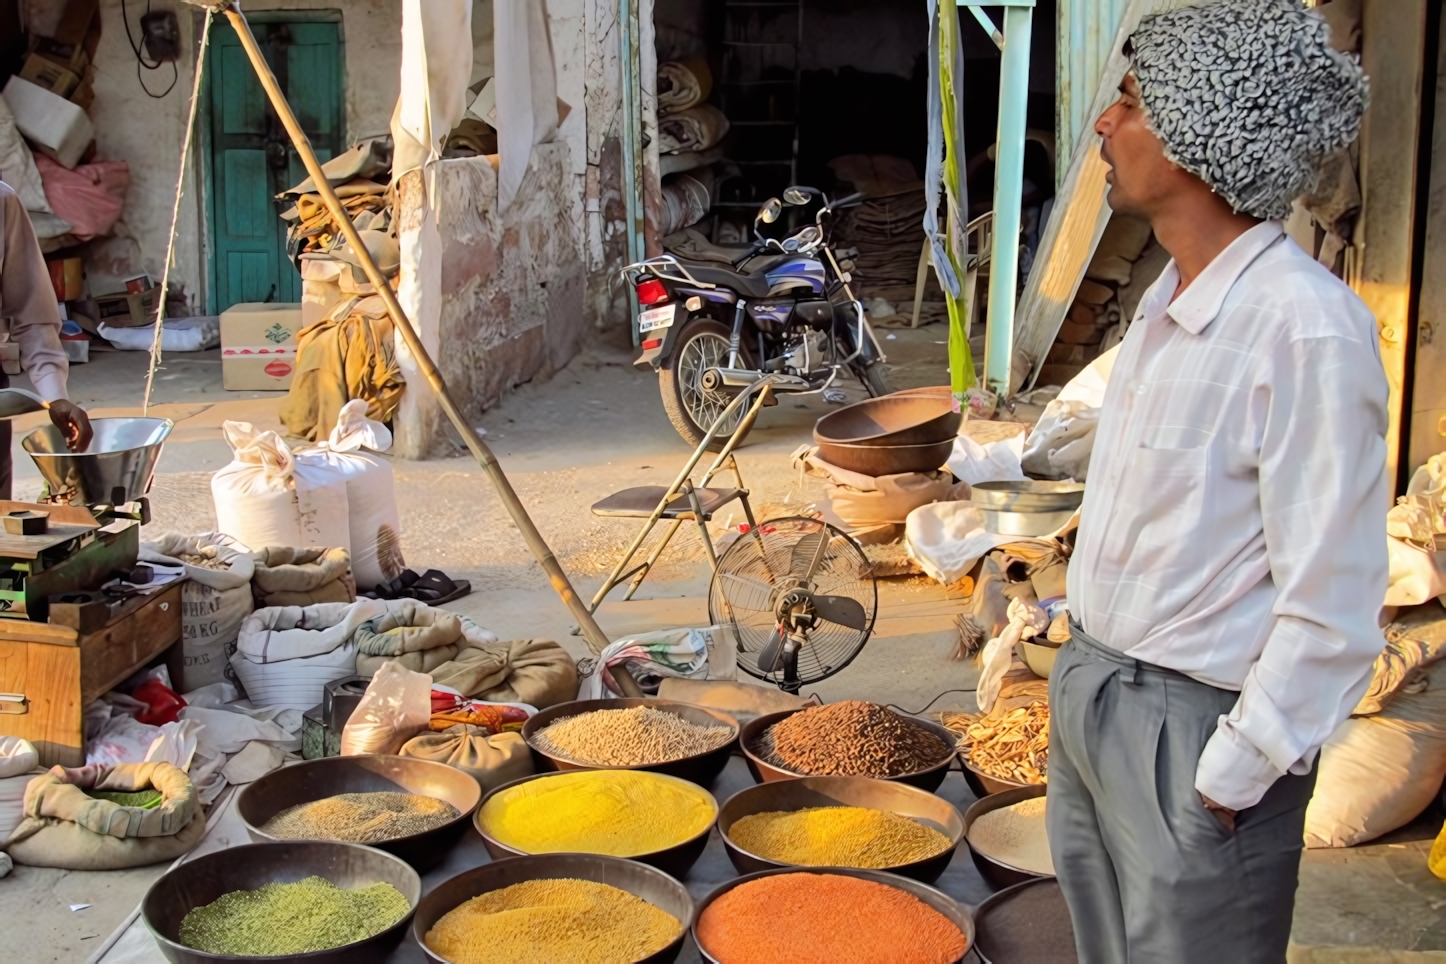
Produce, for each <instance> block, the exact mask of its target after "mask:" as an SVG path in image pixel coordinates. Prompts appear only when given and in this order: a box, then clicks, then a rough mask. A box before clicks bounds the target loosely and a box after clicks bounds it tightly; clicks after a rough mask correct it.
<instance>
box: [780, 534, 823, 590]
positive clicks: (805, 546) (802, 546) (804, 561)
mask: <svg viewBox="0 0 1446 964" xmlns="http://www.w3.org/2000/svg"><path fill="white" fill-rule="evenodd" d="M828 537H829V531H828V530H827V529H820V530H818V531H817V532H810V533H809V534H808V535H806V536H804V537H803V538H801V539H799V540H798V541H797V542H795V543H794V544H793V553H792V558H791V559H790V561H789V566H788V568H789V575H791V576H793V577H794V578H795V579H797V580H799V581H800V582H808V581H809V580H810V579H812V578H813V574H814V571H815V570H816V569H818V566H819V563H820V562H822V561H823V555H824V553H825V552H826V551H827V550H828Z"/></svg>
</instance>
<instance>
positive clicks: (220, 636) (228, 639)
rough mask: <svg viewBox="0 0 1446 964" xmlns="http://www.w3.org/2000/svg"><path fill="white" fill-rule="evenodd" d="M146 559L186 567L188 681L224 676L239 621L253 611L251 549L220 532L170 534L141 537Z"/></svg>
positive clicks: (196, 683)
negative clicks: (152, 540) (152, 539)
mask: <svg viewBox="0 0 1446 964" xmlns="http://www.w3.org/2000/svg"><path fill="white" fill-rule="evenodd" d="M140 560H141V561H142V562H152V563H159V564H161V565H166V566H182V567H184V569H185V575H186V580H187V581H186V582H185V583H184V584H183V585H182V586H181V652H182V655H183V656H184V658H185V667H186V669H185V685H186V688H187V689H199V688H200V687H202V686H209V685H210V684H212V683H219V682H221V681H222V680H223V679H224V678H225V670H226V660H227V658H228V657H229V656H230V652H231V650H233V649H234V648H235V643H236V633H237V632H238V631H239V630H240V628H241V620H243V619H245V618H246V617H247V616H249V615H250V614H251V610H252V608H253V606H252V599H251V575H252V573H253V572H254V571H255V563H254V562H253V560H252V558H251V553H250V550H248V549H247V548H246V547H245V546H244V545H242V544H241V543H240V542H238V541H237V540H235V539H233V538H231V537H230V536H226V535H222V534H221V533H219V532H202V533H199V534H197V535H190V536H187V535H182V534H180V533H167V534H164V535H162V536H160V537H159V538H157V539H156V540H155V541H154V542H142V543H141V551H140Z"/></svg>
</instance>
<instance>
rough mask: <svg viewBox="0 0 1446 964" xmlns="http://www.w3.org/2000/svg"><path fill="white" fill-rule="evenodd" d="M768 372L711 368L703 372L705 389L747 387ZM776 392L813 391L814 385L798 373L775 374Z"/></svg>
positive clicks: (721, 390)
mask: <svg viewBox="0 0 1446 964" xmlns="http://www.w3.org/2000/svg"><path fill="white" fill-rule="evenodd" d="M766 374H767V373H766V372H758V371H752V370H750V369H747V368H710V369H708V370H707V371H705V372H704V373H703V379H702V381H703V389H704V391H709V392H726V391H728V390H730V389H739V388H747V387H748V386H749V385H752V384H753V383H754V382H756V381H758V380H759V379H761V378H764V377H765V376H766ZM773 390H774V391H775V392H811V391H813V390H814V389H813V385H811V384H809V382H808V381H807V380H805V379H803V378H799V377H798V376H797V375H774V376H773Z"/></svg>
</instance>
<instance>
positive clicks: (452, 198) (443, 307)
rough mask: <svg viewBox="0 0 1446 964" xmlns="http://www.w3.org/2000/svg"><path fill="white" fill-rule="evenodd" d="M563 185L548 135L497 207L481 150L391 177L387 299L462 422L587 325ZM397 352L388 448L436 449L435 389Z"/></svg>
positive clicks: (570, 181)
mask: <svg viewBox="0 0 1446 964" xmlns="http://www.w3.org/2000/svg"><path fill="white" fill-rule="evenodd" d="M574 184H575V176H574V175H573V173H572V162H571V158H570V155H569V151H568V148H567V145H566V144H565V143H559V142H554V143H551V144H542V145H539V146H537V147H536V148H534V149H533V154H532V161H531V164H530V165H529V167H528V171H527V176H526V177H525V178H524V179H523V182H522V187H521V189H520V190H519V191H518V194H517V197H516V199H514V200H513V202H512V204H511V206H509V207H508V209H507V210H506V212H503V213H499V212H498V210H497V176H496V174H495V173H494V171H493V170H492V165H491V164H490V163H489V162H488V161H487V160H486V159H485V158H480V157H478V158H463V159H457V160H447V161H438V162H437V163H435V164H432V165H430V166H429V167H428V168H427V170H426V171H417V172H413V173H411V174H408V175H407V176H406V177H404V178H403V179H402V181H401V190H400V201H399V203H400V211H399V212H398V224H399V227H400V235H401V241H402V251H403V257H402V264H403V270H402V277H401V284H400V287H399V290H398V297H399V298H400V300H401V301H402V305H403V307H404V308H406V309H407V312H408V314H409V315H410V316H411V317H412V319H413V321H414V322H415V323H416V324H417V327H418V330H419V333H420V335H421V337H422V341H423V344H424V345H426V346H427V348H428V351H429V352H431V353H432V354H433V356H434V358H435V360H436V362H437V365H438V367H439V368H440V370H441V372H442V376H443V377H444V378H445V379H446V381H447V384H448V387H449V388H450V390H451V394H452V397H453V399H454V400H455V401H456V402H457V405H458V407H459V408H460V409H461V410H462V414H463V415H464V417H466V418H467V419H468V421H469V423H470V424H474V425H475V424H476V423H477V420H478V419H479V417H480V416H481V414H482V412H483V411H485V410H486V409H487V408H488V407H490V406H491V405H492V404H494V403H495V402H496V401H497V399H498V398H499V397H500V396H501V394H502V393H503V392H505V391H507V390H508V389H510V388H512V387H513V386H514V385H517V384H519V383H521V382H524V381H528V380H530V379H532V378H534V377H547V376H549V375H551V374H552V373H553V372H554V371H556V370H557V369H559V368H561V367H562V366H563V365H565V364H567V362H568V361H569V360H570V359H571V358H572V356H573V355H574V354H575V353H576V351H577V345H578V339H579V336H580V335H581V333H582V331H583V329H584V327H585V326H586V324H587V321H586V319H585V317H584V314H583V301H584V288H585V285H586V281H585V269H584V261H583V258H584V251H583V247H582V245H581V243H580V232H579V231H578V230H577V222H576V221H574V220H572V214H573V207H574V205H575V201H576V195H575V193H574V191H573V187H574ZM439 349H440V350H439ZM401 354H402V356H403V361H402V367H403V371H404V373H405V375H406V378H407V382H408V385H409V386H415V387H413V388H409V390H408V391H407V393H406V395H405V396H404V398H403V401H402V407H401V410H400V411H399V412H398V416H397V420H396V427H397V433H396V449H395V451H396V454H397V455H398V456H400V457H403V458H426V457H429V456H435V455H438V454H441V453H442V452H443V451H444V450H445V448H446V442H445V438H444V435H443V431H442V429H443V421H444V420H443V418H442V417H441V413H440V410H439V409H438V407H437V404H436V399H435V396H433V395H432V393H431V392H429V391H428V390H427V389H426V387H425V382H424V379H423V376H422V374H421V372H420V371H419V370H418V369H417V367H416V364H415V362H414V361H413V360H412V359H411V358H410V356H407V355H406V354H405V352H403V353H401Z"/></svg>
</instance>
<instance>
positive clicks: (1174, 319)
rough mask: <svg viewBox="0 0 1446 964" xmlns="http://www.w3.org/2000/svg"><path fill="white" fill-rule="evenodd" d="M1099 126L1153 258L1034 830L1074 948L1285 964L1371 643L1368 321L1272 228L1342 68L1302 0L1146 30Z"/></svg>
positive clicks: (1354, 127) (1093, 956)
mask: <svg viewBox="0 0 1446 964" xmlns="http://www.w3.org/2000/svg"><path fill="white" fill-rule="evenodd" d="M1129 53H1130V55H1131V57H1132V70H1131V73H1130V74H1129V75H1128V76H1127V77H1126V78H1125V82H1124V83H1123V84H1122V85H1121V88H1120V90H1121V97H1120V99H1119V101H1118V102H1117V103H1116V104H1115V105H1114V106H1112V107H1111V108H1110V109H1109V110H1108V111H1106V112H1105V114H1104V115H1103V116H1101V118H1100V119H1099V121H1098V123H1097V124H1096V130H1098V131H1099V133H1100V134H1101V136H1102V137H1103V148H1102V150H1103V155H1104V159H1105V161H1106V162H1107V163H1108V164H1109V165H1110V166H1111V171H1110V174H1109V178H1108V179H1109V183H1110V185H1111V192H1110V196H1109V201H1110V206H1111V207H1112V208H1113V209H1114V210H1115V211H1116V212H1118V213H1120V214H1128V215H1132V216H1135V217H1140V218H1144V219H1147V220H1148V221H1149V222H1150V225H1151V227H1152V228H1153V230H1154V233H1155V236H1156V238H1157V239H1158V240H1159V242H1160V244H1161V245H1163V246H1164V247H1165V249H1166V250H1167V251H1169V253H1170V254H1171V255H1172V257H1173V258H1174V260H1173V261H1171V263H1170V264H1169V266H1168V267H1167V268H1166V269H1165V271H1164V274H1163V275H1162V276H1161V277H1160V279H1159V281H1157V282H1156V284H1155V285H1154V287H1153V288H1151V289H1150V291H1149V292H1148V293H1147V294H1146V295H1145V298H1144V300H1143V301H1142V302H1141V304H1140V308H1139V311H1138V313H1137V314H1136V316H1135V318H1134V319H1133V321H1132V323H1131V325H1130V328H1129V333H1128V334H1127V335H1126V337H1125V340H1124V343H1123V344H1122V345H1121V347H1120V352H1119V356H1118V358H1117V359H1116V361H1115V364H1114V370H1113V372H1112V374H1111V377H1110V382H1109V387H1108V389H1107V391H1106V395H1105V401H1104V406H1103V410H1102V415H1101V419H1100V424H1099V429H1098V432H1097V435H1096V438H1095V443H1094V453H1093V457H1092V460H1091V462H1090V468H1089V487H1088V489H1087V491H1086V494H1085V501H1084V507H1083V514H1082V517H1081V523H1080V529H1079V534H1078V542H1077V546H1076V549H1075V553H1074V555H1073V557H1072V559H1071V561H1070V568H1069V586H1068V593H1069V608H1070V613H1071V615H1072V618H1073V620H1074V621H1075V624H1074V626H1073V629H1074V633H1073V639H1072V640H1071V642H1070V643H1069V644H1068V645H1067V646H1065V647H1064V650H1063V651H1062V652H1061V654H1060V656H1059V658H1058V662H1057V664H1056V666H1055V669H1054V671H1053V674H1052V677H1051V679H1050V708H1051V726H1052V732H1051V735H1050V760H1049V808H1048V827H1049V839H1050V848H1051V852H1052V854H1053V857H1054V863H1055V867H1056V869H1057V871H1058V876H1059V882H1060V886H1061V887H1062V888H1063V891H1064V894H1065V897H1066V899H1067V900H1068V902H1069V906H1070V912H1071V917H1072V920H1073V922H1074V927H1075V935H1076V941H1077V944H1078V947H1079V952H1080V960H1081V961H1082V962H1084V964H1125V962H1142V961H1144V962H1169V964H1194V962H1200V964H1205V962H1210V964H1215V962H1230V964H1242V962H1266V961H1270V962H1280V961H1284V960H1285V951H1286V946H1287V944H1288V942H1289V937H1290V923H1291V915H1292V909H1293V904H1294V895H1295V887H1296V877H1297V873H1298V870H1299V864H1300V851H1301V846H1302V830H1303V826H1304V819H1305V807H1306V804H1307V803H1308V802H1309V800H1310V795H1311V791H1312V789H1313V787H1314V783H1315V761H1316V754H1317V751H1318V750H1319V748H1320V746H1321V744H1322V743H1324V742H1325V741H1326V739H1327V738H1328V737H1329V736H1330V734H1331V732H1332V731H1333V730H1334V729H1335V728H1336V727H1337V726H1338V725H1339V724H1340V722H1341V720H1343V719H1344V718H1345V717H1346V716H1347V715H1348V714H1349V713H1350V710H1351V708H1352V707H1353V706H1354V705H1355V703H1356V701H1357V700H1358V699H1359V698H1360V696H1361V695H1362V693H1363V692H1364V690H1365V687H1366V685H1367V682H1368V680H1369V677H1370V669H1371V664H1372V661H1373V660H1374V658H1375V656H1376V655H1377V654H1378V653H1379V652H1380V650H1381V647H1382V645H1383V642H1382V638H1381V635H1380V632H1379V630H1378V628H1377V624H1376V615H1377V613H1378V611H1379V609H1380V606H1381V600H1382V598H1383V597H1384V594H1385V588H1386V572H1387V563H1386V544H1385V514H1386V510H1387V508H1388V505H1389V491H1388V488H1387V484H1386V478H1385V452H1386V446H1385V430H1386V399H1387V388H1386V381H1385V376H1384V373H1383V371H1382V368H1381V363H1380V355H1379V350H1378V347H1377V342H1376V326H1375V319H1374V318H1373V317H1372V316H1371V313H1370V311H1369V310H1368V309H1367V308H1366V306H1365V305H1364V304H1363V303H1362V302H1361V300H1360V299H1359V298H1357V297H1356V295H1355V294H1354V293H1352V292H1351V290H1350V289H1349V288H1347V287H1346V286H1345V285H1344V284H1342V283H1341V282H1340V281H1339V280H1338V279H1337V278H1335V277H1334V276H1332V275H1331V274H1330V273H1329V272H1328V271H1327V270H1326V269H1325V268H1323V267H1322V266H1321V265H1319V264H1317V263H1316V262H1315V261H1314V259H1312V258H1311V257H1310V256H1309V255H1307V254H1306V253H1305V252H1303V251H1302V250H1301V249H1300V248H1299V247H1297V246H1296V245H1295V243H1294V242H1293V241H1291V240H1290V239H1289V238H1288V237H1286V236H1285V235H1284V233H1283V230H1282V227H1281V224H1280V219H1281V218H1283V217H1284V216H1285V215H1286V214H1287V213H1289V211H1290V206H1291V201H1292V199H1294V198H1295V197H1297V196H1299V195H1300V194H1302V193H1304V192H1305V191H1308V190H1309V189H1310V188H1311V187H1313V185H1314V182H1315V174H1316V171H1317V170H1318V167H1319V162H1320V160H1321V159H1322V158H1323V157H1325V156H1326V155H1328V154H1330V153H1332V152H1333V151H1336V150H1338V149H1340V148H1342V147H1344V146H1346V145H1347V144H1349V143H1350V141H1352V140H1353V139H1354V138H1355V136H1356V134H1357V132H1358V130H1359V126H1360V118H1361V114H1362V113H1363V111H1364V106H1365V94H1366V90H1365V79H1364V77H1363V76H1362V74H1361V71H1360V68H1359V67H1358V66H1357V65H1356V64H1355V63H1354V62H1353V61H1352V60H1351V59H1349V58H1347V57H1346V56H1344V55H1342V54H1340V53H1338V52H1336V51H1334V50H1333V49H1331V48H1330V46H1329V44H1328V36H1327V33H1326V28H1325V27H1324V25H1323V24H1322V23H1321V22H1320V21H1319V19H1317V18H1316V17H1315V15H1313V14H1311V13H1309V12H1307V11H1306V10H1304V9H1303V8H1302V6H1301V4H1300V2H1299V0H1212V2H1208V3H1204V4H1201V5H1199V6H1195V7H1186V8H1183V9H1181V10H1178V11H1175V12H1172V13H1167V14H1162V15H1160V16H1156V17H1151V18H1147V19H1146V20H1144V21H1142V22H1141V25H1140V28H1139V30H1138V31H1137V32H1136V33H1135V34H1134V36H1133V37H1132V38H1131V47H1130V48H1129Z"/></svg>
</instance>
